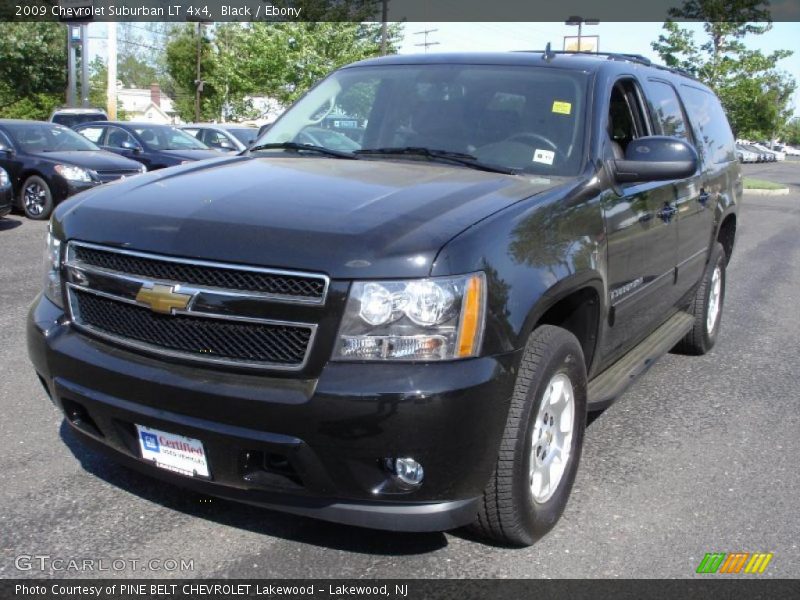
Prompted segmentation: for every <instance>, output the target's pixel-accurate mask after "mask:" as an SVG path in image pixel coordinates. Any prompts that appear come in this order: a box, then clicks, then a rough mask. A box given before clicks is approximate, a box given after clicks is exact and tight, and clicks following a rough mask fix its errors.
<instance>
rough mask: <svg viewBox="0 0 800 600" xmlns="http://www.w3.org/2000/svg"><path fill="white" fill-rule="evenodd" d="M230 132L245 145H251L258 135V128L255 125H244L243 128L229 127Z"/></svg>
mask: <svg viewBox="0 0 800 600" xmlns="http://www.w3.org/2000/svg"><path fill="white" fill-rule="evenodd" d="M227 131H228V133H231V134H233V137H235V138H236V139H237V140H239V141H240V142H242V143H243V144H244V145H245V146H249V145H250V144H252V143H253V141H254V140H255V139H256V137H257V136H258V129H256V128H254V127H242V128H241V129H228V130H227Z"/></svg>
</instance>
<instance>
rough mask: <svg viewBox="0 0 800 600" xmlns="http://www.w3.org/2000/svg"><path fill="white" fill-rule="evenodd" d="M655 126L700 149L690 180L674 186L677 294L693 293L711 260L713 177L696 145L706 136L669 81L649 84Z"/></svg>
mask: <svg viewBox="0 0 800 600" xmlns="http://www.w3.org/2000/svg"><path fill="white" fill-rule="evenodd" d="M646 91H647V97H648V100H649V103H650V111H651V114H652V117H653V123H654V125H655V126H656V128H657V131H658V133H659V134H661V135H668V136H672V137H677V138H680V139H683V140H686V141H687V142H689V143H690V144H694V145H695V147H696V148H697V151H698V155H699V156H700V162H699V163H698V168H697V171H696V172H695V173H694V175H692V176H691V177H687V178H686V179H683V180H676V181H675V182H674V185H675V191H676V195H677V209H678V213H677V225H678V227H677V229H678V265H677V266H678V269H677V281H676V286H677V288H676V289H677V292H678V294H679V295H681V296H682V295H684V294H685V293H687V292H689V291H691V289H692V288H693V287H694V284H695V283H697V282H698V281H699V280H700V278H701V277H702V275H703V272H704V269H705V264H706V261H707V260H708V250H709V243H710V241H711V231H712V227H713V221H714V209H713V207H714V193H715V192H714V190H715V188H716V186H715V184H713V183H712V181H713V177H714V176H713V175H712V176H711V178H709V172H708V164H707V160H705V159H706V156H705V153H704V151H703V144H702V143H697V141H696V139H697V137H698V136H699V137H700V139H702V135H703V132H702V131H698V132H696V133H695V132H693V131H692V128H691V127H690V125H689V122H688V120H687V117H686V111H685V110H684V107H683V105H682V103H681V101H680V99H679V97H678V93H677V91H676V89H675V87H674V86H673V85H672V84H671V83H670V82H668V81H666V80H663V79H659V78H651V79H649V80H648V81H647V83H646Z"/></svg>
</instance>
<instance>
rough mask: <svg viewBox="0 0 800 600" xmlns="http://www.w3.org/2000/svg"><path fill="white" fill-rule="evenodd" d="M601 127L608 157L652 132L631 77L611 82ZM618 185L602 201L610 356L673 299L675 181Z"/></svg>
mask: <svg viewBox="0 0 800 600" xmlns="http://www.w3.org/2000/svg"><path fill="white" fill-rule="evenodd" d="M607 131H608V138H607V140H608V145H609V149H610V150H609V152H607V156H608V157H609V158H612V157H613V158H622V157H624V154H625V148H626V146H627V145H628V144H629V143H630V142H631V141H632V140H634V139H636V138H639V137H643V136H647V135H651V134H652V125H651V123H650V119H649V118H648V113H647V110H646V109H645V102H644V97H643V94H642V91H641V88H640V86H639V84H638V82H637V81H636V80H634V79H633V78H623V79H620V80H618V81H617V82H616V83H615V85H614V86H613V90H612V92H611V94H610V99H609V108H608V123H607ZM609 155H610V156H609ZM619 191H621V195H618V194H617V193H615V192H613V191H610V192H609V193H607V194H606V196H605V199H604V203H603V209H604V213H605V219H606V230H607V235H608V288H609V289H608V292H609V303H610V306H611V307H612V310H613V313H612V315H613V316H612V319H613V322H614V325H613V326H612V327H611V329H610V335H608V336H607V338H608V339H607V341H606V344H607V347H606V348H605V352H604V354H606V355H607V356H608V357H609V359H612V360H613V358H615V357H618V356H619V355H620V354H621V353H623V352H624V351H626V350H628V349H630V348H631V347H632V346H634V345H635V344H636V343H637V342H638V341H640V340H641V339H642V338H644V337H645V336H646V335H648V334H649V333H650V332H651V331H653V330H654V329H655V328H656V327H658V325H660V324H661V323H662V322H663V321H664V320H665V319H666V318H667V317H669V310H670V307H671V305H672V303H673V302H675V299H676V296H675V285H674V283H675V281H674V278H675V265H676V262H677V244H678V230H677V227H676V225H675V212H676V208H675V200H676V196H675V187H674V186H673V184H672V182H669V181H667V182H662V181H655V182H645V183H635V184H622V185H621V187H620V190H619Z"/></svg>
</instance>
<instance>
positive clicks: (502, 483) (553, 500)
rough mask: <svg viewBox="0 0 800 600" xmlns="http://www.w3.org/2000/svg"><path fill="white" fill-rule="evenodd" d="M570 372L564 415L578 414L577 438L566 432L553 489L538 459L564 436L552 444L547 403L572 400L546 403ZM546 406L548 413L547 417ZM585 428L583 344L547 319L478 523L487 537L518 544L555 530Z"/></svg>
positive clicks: (529, 358)
mask: <svg viewBox="0 0 800 600" xmlns="http://www.w3.org/2000/svg"><path fill="white" fill-rule="evenodd" d="M564 378H566V380H567V381H568V382H569V384H570V385H571V388H572V414H571V415H567V416H565V417H564V419H567V420H569V418H570V417H571V432H572V434H571V439H570V441H569V443H566V440H565V439H564V438H563V437H562V443H565V446H566V447H568V448H569V454H568V456H567V459H566V461H565V465H564V468H563V471H562V472H561V475H560V477H558V478H557V482H556V483H555V484H554V485H553V488H554V489H553V490H548V492H549V495H548V492H546V491H545V490H546V488H545V487H544V485H543V484H542V480H541V479H539V481H538V483H539V484H540V485H538V486H537V485H536V484H537V480H536V475H535V474H534V473H533V471H532V469H531V466H532V464H533V466H537V465H539V464H540V463H539V461H538V460H537V456H539V455H540V454H539V453H540V451H543V452H544V454H542V456H543V457H544V459H548V458H549V459H551V460H552V459H553V458H555V457H556V455H557V454H558V452H557V450H556V448H557V444H554V445H553V446H549V445H548V442H547V440H548V432H549V431H552V430H548V431H545V430H544V429H543V427H542V423H543V422H544V418H548V419H549V420H548V423H549V424H550V426H551V427H552V425H553V424H554V420H553V416H552V415H549V414H548V413H547V411H548V410H557V407H558V406H560V405H561V404H562V403H563V402H566V401H565V400H564V399H562V400H560V401H559V402H558V403H557V404H552V405H551V404H550V402H548V403H547V404H544V400H545V397H546V395H547V397H548V400H550V399H551V396H552V393H553V391H554V389H556V387H557V385H558V384H559V383H560V384H561V386H562V388H561V389H566V385H565V384H564V381H565V380H564ZM554 382H555V383H554ZM551 385H552V386H553V389H551ZM548 392H550V394H549V395H548ZM556 393H557V392H556ZM567 404H568V402H567ZM554 406H555V407H556V408H555V409H554V408H553V407H554ZM540 411H542V412H544V413H545V414H544V418H543V417H542V412H540ZM562 414H565V413H562ZM534 421H536V422H535V423H534ZM585 429H586V366H585V364H584V359H583V351H582V350H581V346H580V344H579V343H578V340H577V339H576V338H575V336H574V335H572V334H571V333H569V332H568V331H566V330H564V329H561V328H559V327H553V326H551V325H543V326H541V327H539V328H537V329H536V330H534V331H533V333H532V334H531V335H530V337H529V338H528V342H527V344H526V345H525V351H524V354H523V357H522V361H521V363H520V367H519V372H518V374H517V380H516V383H515V386H514V392H513V396H512V398H511V407H510V409H509V414H508V419H507V421H506V427H505V431H504V432H503V439H502V441H501V444H500V451H499V454H498V457H497V463H496V465H495V469H494V473H493V474H492V476H491V478H490V479H489V483H488V484H487V486H486V490H485V491H484V494H483V499H482V501H481V502H480V508H479V511H478V518H477V520H476V521H475V523H473V525H472V526H471V528H472V530H473V531H474V532H475V533H477V534H478V535H480V536H481V537H484V538H487V539H489V540H492V541H495V542H499V543H501V544H506V545H513V546H529V545H531V544H533V543H534V542H535V541H536V540H538V539H539V538H541V537H542V536H543V535H545V534H546V533H547V532H548V531H550V530H551V529H552V528H553V527H554V526H555V524H556V523H557V522H558V519H559V518H560V517H561V514H562V513H563V512H564V508H565V506H566V504H567V499H568V498H569V494H570V491H571V490H572V484H573V482H574V480H575V474H576V472H577V470H578V463H579V461H580V455H581V447H582V445H583V435H584V431H585ZM534 434H536V439H539V440H543V443H542V444H539V445H536V446H534V445H533V443H532V440H533V439H534ZM563 435H564V434H563V433H558V434H557V436H563ZM555 440H556V441H558V437H556V438H555ZM548 451H549V454H547V452H548ZM553 464H555V463H553ZM536 472H537V473H541V468H539V467H537V471H536ZM550 472H552V471H550ZM554 479H555V478H554ZM537 491H538V498H537V497H535V496H536V495H537Z"/></svg>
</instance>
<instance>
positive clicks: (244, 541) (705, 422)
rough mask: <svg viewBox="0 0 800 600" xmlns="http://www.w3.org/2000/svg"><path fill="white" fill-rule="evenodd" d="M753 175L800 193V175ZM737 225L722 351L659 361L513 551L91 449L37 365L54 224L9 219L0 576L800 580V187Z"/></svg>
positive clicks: (0, 231) (755, 201) (615, 410)
mask: <svg viewBox="0 0 800 600" xmlns="http://www.w3.org/2000/svg"><path fill="white" fill-rule="evenodd" d="M762 166H763V167H764V170H765V172H759V171H758V167H762ZM754 167H755V168H753V169H751V168H750V167H749V166H748V168H747V169H746V170H747V171H748V174H752V175H754V176H759V177H762V178H768V177H772V178H773V179H774V178H775V177H780V178H783V179H785V180H786V181H787V182H790V183H791V182H800V163H794V164H792V163H782V164H777V165H755V166H754ZM750 171H754V172H753V173H749V172H750ZM740 223H741V224H740V227H739V235H738V238H737V247H736V251H735V253H734V256H733V261H732V263H731V265H730V268H729V272H728V290H727V297H726V300H725V310H724V316H723V321H722V331H721V334H720V338H719V343H718V345H717V347H716V348H715V349H714V351H713V352H712V353H711V354H709V355H707V356H704V357H700V358H692V357H685V356H676V355H668V356H665V357H664V358H662V359H661V360H659V361H658V362H657V363H656V364H655V365H654V366H653V367H652V369H651V370H650V371H649V372H648V373H647V374H646V375H645V376H644V377H643V378H642V379H640V380H639V382H637V383H636V384H635V385H634V386H633V387H632V388H631V389H630V390H629V391H628V392H627V393H625V395H624V396H623V397H622V398H621V399H620V400H619V401H618V402H617V403H616V404H615V405H613V406H612V407H611V408H609V409H608V410H607V411H605V412H604V413H603V414H602V415H600V416H599V417H597V418H596V419H595V420H594V421H593V423H592V425H591V426H590V427H589V430H588V432H587V436H586V446H585V450H584V455H583V459H582V464H581V467H580V470H579V473H578V477H577V481H576V485H575V490H574V492H573V496H572V499H571V501H570V503H569V505H568V507H567V510H566V513H565V515H564V518H563V519H562V521H561V523H560V524H559V525H558V526H557V527H556V529H555V530H554V531H553V532H551V533H550V534H549V535H548V536H547V537H546V538H544V539H543V540H541V541H540V542H539V543H537V544H536V545H535V546H533V547H531V548H525V549H506V548H497V547H494V546H490V545H485V544H482V543H479V542H477V541H475V540H473V539H472V538H471V537H470V536H469V535H468V534H466V533H464V532H462V531H457V532H453V533H447V534H425V535H412V534H404V535H400V534H391V533H383V532H373V531H367V530H360V529H356V528H350V527H345V526H339V525H333V524H328V523H323V522H318V521H314V520H311V519H306V518H301V517H294V516H289V515H283V514H279V513H275V512H270V511H266V510H261V509H258V508H254V507H248V506H241V505H237V504H233V503H230V502H226V501H222V500H216V499H209V498H206V497H203V496H199V495H196V494H192V493H189V492H186V491H184V490H181V489H178V488H175V487H172V486H168V485H165V484H162V483H158V482H156V481H154V480H151V479H149V478H147V477H144V476H141V475H138V474H135V473H132V472H129V471H127V470H125V469H123V468H121V467H119V466H117V465H116V464H115V463H113V462H111V461H109V460H107V459H104V458H102V457H100V456H98V455H95V454H94V453H92V452H91V451H89V450H87V449H84V448H83V447H82V446H80V445H79V444H78V443H77V442H76V440H75V439H74V437H73V436H72V435H71V434H70V432H69V430H68V429H67V428H66V426H65V425H63V424H62V419H61V418H60V416H59V414H58V413H57V412H56V410H55V409H54V408H53V407H52V406H51V404H50V403H49V402H48V401H47V400H46V398H45V395H44V393H43V392H42V390H41V388H40V386H39V383H38V382H37V380H36V377H35V375H34V373H33V371H32V369H31V367H30V365H29V363H28V360H27V357H26V351H25V340H24V318H25V313H26V309H27V306H28V304H29V303H30V301H31V300H32V299H33V297H34V296H35V294H36V293H37V291H38V289H39V286H40V263H41V255H42V244H43V240H44V234H45V225H44V224H42V223H33V222H30V221H25V220H23V219H21V218H20V217H18V216H12V217H10V218H7V219H4V220H0V300H1V301H2V306H3V310H2V311H0V325H1V326H2V331H3V334H4V340H3V343H2V346H0V362H2V364H3V365H4V373H5V376H4V378H3V383H2V386H0V406H2V414H3V417H2V419H0V447H2V448H3V451H2V453H0V544H1V545H2V548H0V552H1V554H0V576H2V577H18V576H42V575H52V574H53V573H52V572H50V571H45V572H44V573H43V572H41V571H39V570H38V568H34V569H31V570H29V571H22V572H20V571H18V570H17V569H16V568H15V557H18V556H20V555H25V554H28V555H34V554H39V555H49V556H51V557H53V558H65V559H71V558H76V559H83V558H90V559H95V560H99V559H104V560H106V561H111V560H113V559H125V560H127V561H131V560H138V561H148V560H153V559H154V560H161V561H163V560H165V559H178V560H180V559H185V560H191V561H193V570H192V571H184V572H179V571H165V570H152V571H141V570H134V569H132V568H130V563H128V565H129V566H128V567H126V568H125V569H124V570H122V571H120V572H118V573H117V572H114V571H111V572H103V573H97V572H83V573H80V572H75V571H66V572H57V573H55V574H56V575H60V576H65V577H76V576H86V577H90V576H93V575H94V576H96V575H98V574H100V575H103V576H109V575H119V576H139V577H163V576H167V577H177V576H196V577H214V576H224V577H403V578H404V577H522V578H527V577H645V578H651V577H690V576H693V575H694V572H695V569H696V567H697V565H698V563H699V562H700V560H701V558H702V557H703V555H704V554H705V553H706V552H711V551H719V552H732V551H751V552H756V551H761V552H773V553H774V558H773V559H772V562H771V563H770V564H769V568H768V569H767V571H766V573H764V574H763V575H761V577H800V550H798V543H799V542H798V539H800V511H798V501H797V498H798V497H800V477H798V474H797V465H798V464H799V463H800V435H798V434H800V412H799V411H798V408H799V405H798V395H799V393H800V376H798V373H800V345H799V344H798V342H797V340H798V339H800V311H798V309H797V299H798V297H800V269H798V268H797V265H798V264H800V235H798V231H800V188H797V187H795V188H793V191H792V193H791V194H790V195H788V196H782V197H770V198H764V197H755V196H752V197H745V199H744V201H743V202H742V211H741V214H740ZM453 426H454V427H458V424H457V423H454V424H453ZM22 564H23V566H24V565H25V564H26V563H24V562H23V563H22ZM108 564H109V563H106V565H107V566H108ZM138 564H139V565H141V563H138ZM139 568H141V567H139Z"/></svg>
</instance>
